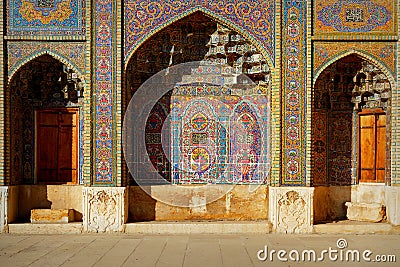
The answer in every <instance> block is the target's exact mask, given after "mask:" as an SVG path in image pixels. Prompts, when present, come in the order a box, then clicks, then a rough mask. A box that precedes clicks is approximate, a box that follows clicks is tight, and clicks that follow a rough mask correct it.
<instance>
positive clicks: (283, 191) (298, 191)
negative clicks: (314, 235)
mask: <svg viewBox="0 0 400 267" xmlns="http://www.w3.org/2000/svg"><path fill="white" fill-rule="evenodd" d="M313 196H314V188H313V187H270V188H269V219H270V222H271V223H272V225H273V231H274V232H278V233H288V234H291V233H311V232H312V231H313Z"/></svg>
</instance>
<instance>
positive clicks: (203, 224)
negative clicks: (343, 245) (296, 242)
mask: <svg viewBox="0 0 400 267" xmlns="http://www.w3.org/2000/svg"><path fill="white" fill-rule="evenodd" d="M124 232H125V233H126V234H268V233H272V232H273V231H272V225H271V223H270V222H268V221H149V222H135V223H127V224H125V225H124ZM8 233H10V234H80V233H83V226H82V222H71V223H47V224H45V223H43V224H38V223H11V224H9V225H8ZM313 233H315V234H400V226H392V225H391V224H389V223H371V222H356V221H348V220H345V221H339V222H332V223H324V224H316V225H314V226H313Z"/></svg>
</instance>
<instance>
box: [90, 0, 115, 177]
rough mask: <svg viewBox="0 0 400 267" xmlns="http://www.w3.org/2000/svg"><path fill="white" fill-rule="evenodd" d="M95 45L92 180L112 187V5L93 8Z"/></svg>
mask: <svg viewBox="0 0 400 267" xmlns="http://www.w3.org/2000/svg"><path fill="white" fill-rule="evenodd" d="M93 12H94V16H93V17H94V19H95V21H94V22H93V25H95V26H94V29H93V34H94V36H95V38H96V43H95V49H94V51H95V62H96V64H95V67H94V71H95V75H96V76H95V88H94V92H95V98H94V99H95V105H96V111H95V114H94V121H95V125H96V126H95V130H94V132H95V147H96V149H95V157H94V158H95V167H94V170H95V175H94V176H95V178H94V180H93V184H94V185H115V184H116V173H114V170H115V164H116V159H115V157H116V153H115V143H116V142H117V140H116V138H115V132H114V129H115V125H116V122H115V109H116V108H115V106H116V103H115V101H116V96H115V94H116V91H115V87H116V82H117V81H116V79H115V76H116V65H117V63H116V52H117V49H116V36H115V34H116V32H117V28H116V26H117V21H116V2H115V1H113V0H99V1H96V4H95V7H94V11H93Z"/></svg>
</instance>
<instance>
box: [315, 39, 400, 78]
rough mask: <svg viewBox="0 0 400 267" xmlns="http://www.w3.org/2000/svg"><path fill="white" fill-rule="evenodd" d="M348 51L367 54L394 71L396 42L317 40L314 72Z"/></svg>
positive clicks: (317, 71)
mask: <svg viewBox="0 0 400 267" xmlns="http://www.w3.org/2000/svg"><path fill="white" fill-rule="evenodd" d="M349 51H354V52H359V53H361V54H365V55H368V56H370V57H372V58H374V59H376V60H377V61H379V62H380V63H382V64H383V65H384V66H386V67H387V69H388V70H390V71H391V72H392V74H394V73H396V65H397V57H396V53H397V52H396V51H397V47H396V43H389V42H356V43H355V42H340V43H337V42H322V43H320V42H318V43H317V44H315V46H314V73H319V72H320V71H321V68H324V67H326V64H327V63H331V61H332V60H334V59H336V58H337V57H340V55H342V54H344V53H348V52H349Z"/></svg>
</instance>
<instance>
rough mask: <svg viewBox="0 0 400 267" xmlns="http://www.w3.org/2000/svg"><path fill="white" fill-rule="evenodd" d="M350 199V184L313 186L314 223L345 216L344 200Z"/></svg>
mask: <svg viewBox="0 0 400 267" xmlns="http://www.w3.org/2000/svg"><path fill="white" fill-rule="evenodd" d="M350 199H351V186H317V187H315V188H314V203H313V206H314V223H321V222H329V221H333V220H340V219H345V218H346V206H345V203H346V201H350Z"/></svg>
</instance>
